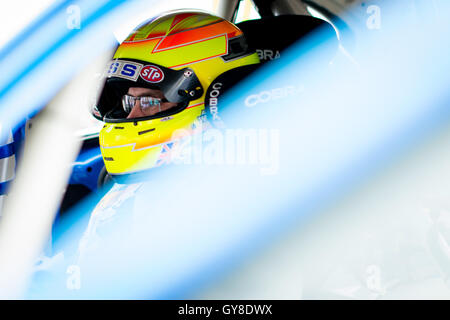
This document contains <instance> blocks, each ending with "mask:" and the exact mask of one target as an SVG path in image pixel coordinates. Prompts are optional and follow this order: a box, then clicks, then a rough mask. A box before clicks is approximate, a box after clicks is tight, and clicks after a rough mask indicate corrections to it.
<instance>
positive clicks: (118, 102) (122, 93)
mask: <svg viewBox="0 0 450 320" xmlns="http://www.w3.org/2000/svg"><path fill="white" fill-rule="evenodd" d="M105 77H106V81H105V85H104V87H103V89H102V91H101V93H100V96H99V98H98V100H97V103H96V104H95V106H94V107H93V115H94V116H95V117H96V118H99V119H103V117H105V115H106V114H114V115H115V116H114V117H113V118H116V119H120V118H126V115H127V114H128V113H129V112H130V111H131V109H130V107H131V108H132V106H134V105H135V103H136V100H135V99H134V98H136V97H132V98H130V95H128V89H129V88H131V87H140V88H149V89H155V90H160V91H162V93H163V95H164V98H165V99H166V101H168V102H172V103H177V104H178V105H180V106H181V105H184V106H187V103H188V102H189V101H192V100H196V99H198V98H200V97H201V96H202V94H203V88H202V86H201V84H200V81H199V80H198V77H197V75H196V74H195V72H194V71H193V70H192V69H190V68H184V69H180V70H173V69H170V68H166V67H163V66H160V65H157V64H150V63H148V62H144V61H139V60H132V59H130V60H123V59H116V60H113V61H111V62H110V63H109V64H108V67H107V71H106V75H105ZM127 95H128V97H126V96H127ZM140 98H141V97H139V99H140ZM159 102H160V103H161V101H159ZM157 103H158V101H155V100H152V99H150V97H147V98H144V99H140V105H141V106H143V105H144V104H146V105H149V106H150V105H152V106H154V105H157ZM174 110H177V112H180V111H181V110H183V108H182V109H181V110H180V108H176V109H174Z"/></svg>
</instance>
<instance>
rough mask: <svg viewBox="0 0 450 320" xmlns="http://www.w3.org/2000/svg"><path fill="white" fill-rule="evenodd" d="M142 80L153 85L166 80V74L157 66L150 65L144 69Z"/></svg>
mask: <svg viewBox="0 0 450 320" xmlns="http://www.w3.org/2000/svg"><path fill="white" fill-rule="evenodd" d="M141 78H142V79H144V80H145V81H148V82H151V83H157V82H161V81H162V80H163V79H164V73H163V72H162V70H161V69H160V68H158V67H157V66H152V65H148V66H145V67H143V68H142V70H141Z"/></svg>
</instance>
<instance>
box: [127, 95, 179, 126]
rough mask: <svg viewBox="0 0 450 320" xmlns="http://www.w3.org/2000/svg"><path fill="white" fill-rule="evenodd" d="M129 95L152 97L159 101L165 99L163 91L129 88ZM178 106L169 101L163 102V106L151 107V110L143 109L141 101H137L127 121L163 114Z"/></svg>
mask: <svg viewBox="0 0 450 320" xmlns="http://www.w3.org/2000/svg"><path fill="white" fill-rule="evenodd" d="M127 94H128V95H130V96H134V97H143V96H150V97H153V98H158V99H163V98H164V94H163V93H162V91H161V90H154V89H148V88H139V87H132V88H129V89H128V92H127ZM176 105H177V104H176V103H173V102H168V101H167V102H161V106H151V107H149V108H145V109H143V108H141V105H140V101H139V100H137V101H136V104H135V105H134V107H133V109H131V112H130V113H129V114H128V116H127V119H131V118H139V117H148V116H152V115H154V114H156V113H158V112H162V111H165V110H168V109H170V108H173V107H175V106H176Z"/></svg>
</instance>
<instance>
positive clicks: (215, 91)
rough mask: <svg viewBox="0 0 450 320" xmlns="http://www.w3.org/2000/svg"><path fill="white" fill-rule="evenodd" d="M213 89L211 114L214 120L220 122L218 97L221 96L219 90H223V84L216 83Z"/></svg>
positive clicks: (210, 105)
mask: <svg viewBox="0 0 450 320" xmlns="http://www.w3.org/2000/svg"><path fill="white" fill-rule="evenodd" d="M212 88H213V90H211V92H210V93H209V112H210V113H211V115H212V117H213V120H220V117H219V106H218V101H217V97H218V96H219V95H220V91H219V90H220V89H222V83H220V82H216V83H214V85H213V86H212Z"/></svg>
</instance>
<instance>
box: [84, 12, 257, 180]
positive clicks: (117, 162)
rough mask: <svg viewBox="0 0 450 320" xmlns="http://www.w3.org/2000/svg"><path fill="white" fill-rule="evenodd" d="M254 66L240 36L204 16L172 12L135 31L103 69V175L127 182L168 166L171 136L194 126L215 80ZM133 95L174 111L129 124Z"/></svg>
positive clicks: (99, 106)
mask: <svg viewBox="0 0 450 320" xmlns="http://www.w3.org/2000/svg"><path fill="white" fill-rule="evenodd" d="M256 63H259V59H258V56H257V54H256V53H255V52H251V51H249V49H248V46H247V44H246V41H245V38H244V35H243V33H242V31H241V30H240V29H239V28H237V27H236V26H235V25H234V24H232V23H231V22H229V21H227V20H224V19H222V18H220V17H217V16H214V15H212V14H209V13H206V12H202V11H186V10H184V11H183V10H178V11H170V12H167V13H164V14H162V15H159V16H157V17H155V18H153V19H150V20H149V21H147V22H145V23H144V24H142V25H140V26H139V27H137V28H136V29H135V30H134V31H133V32H132V33H131V34H130V35H129V36H128V37H127V38H126V39H125V40H124V41H123V42H122V43H121V44H120V46H119V47H118V49H117V51H116V53H115V55H114V57H113V60H112V61H111V63H110V64H109V65H108V67H107V70H106V80H105V85H104V88H103V90H102V91H101V93H100V96H99V99H98V100H97V103H96V104H95V106H94V107H93V108H92V112H93V115H94V116H95V117H96V118H98V119H100V120H102V121H104V122H105V125H104V127H103V129H102V130H101V131H100V148H101V152H102V155H103V158H104V161H105V167H106V170H107V171H108V173H109V174H111V175H124V174H130V173H134V172H140V171H142V170H146V169H150V168H153V167H156V166H160V165H161V164H165V163H167V152H169V151H170V148H171V147H172V145H173V141H172V139H173V138H172V135H173V133H174V131H176V130H178V129H185V130H188V131H189V130H192V128H193V127H194V126H195V124H196V122H197V121H200V120H199V119H200V118H201V116H202V114H203V113H204V109H205V93H206V91H207V89H208V87H209V86H210V84H211V83H212V82H213V80H214V79H215V78H217V77H218V76H219V75H221V74H223V73H224V72H226V71H228V70H231V69H235V68H238V67H241V66H245V65H251V64H256ZM132 87H137V88H148V89H153V90H159V91H161V92H162V93H163V95H164V99H165V101H168V102H170V103H172V105H174V107H172V108H170V109H168V110H163V111H161V109H160V111H161V112H157V113H155V114H152V115H149V116H143V117H130V113H129V112H130V110H129V108H128V109H127V108H125V107H124V103H125V102H124V96H126V95H127V92H128V91H129V89H130V88H132ZM132 98H133V97H132ZM133 103H134V102H133Z"/></svg>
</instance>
